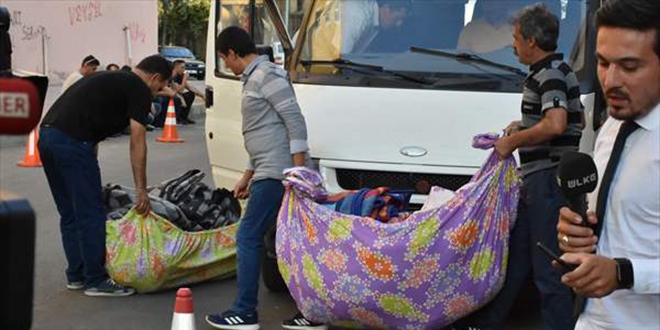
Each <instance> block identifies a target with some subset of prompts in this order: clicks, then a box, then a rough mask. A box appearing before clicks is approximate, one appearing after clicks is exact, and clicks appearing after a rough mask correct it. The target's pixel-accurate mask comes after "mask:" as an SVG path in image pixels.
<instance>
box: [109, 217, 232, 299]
mask: <svg viewBox="0 0 660 330" xmlns="http://www.w3.org/2000/svg"><path fill="white" fill-rule="evenodd" d="M237 229H238V224H233V225H230V226H227V227H223V228H220V229H215V230H206V231H201V232H186V231H183V230H181V229H179V228H177V227H176V226H175V225H173V224H172V223H170V222H169V221H167V220H166V219H164V218H161V217H159V216H157V215H155V214H154V213H151V214H150V215H149V216H148V217H145V218H142V217H141V216H139V215H138V214H137V213H136V212H135V210H134V209H132V210H130V211H129V212H128V213H127V214H126V216H125V217H124V218H123V219H121V220H117V221H107V222H106V232H107V234H106V248H107V254H106V268H107V270H108V274H109V275H110V277H112V279H114V280H115V281H116V282H117V283H119V284H121V285H126V286H130V287H133V288H135V290H137V291H138V292H141V293H143V292H152V291H157V290H162V289H167V288H175V287H179V286H184V285H188V284H191V283H197V282H202V281H206V280H211V279H218V278H222V277H225V276H228V275H232V274H234V272H235V271H236V231H237Z"/></svg>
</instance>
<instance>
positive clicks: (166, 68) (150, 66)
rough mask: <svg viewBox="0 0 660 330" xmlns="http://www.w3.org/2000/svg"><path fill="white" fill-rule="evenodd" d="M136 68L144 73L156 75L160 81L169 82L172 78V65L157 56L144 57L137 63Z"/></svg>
mask: <svg viewBox="0 0 660 330" xmlns="http://www.w3.org/2000/svg"><path fill="white" fill-rule="evenodd" d="M137 68H138V69H140V70H142V71H144V72H146V73H152V74H158V75H160V79H162V80H169V79H170V78H171V77H172V65H171V64H170V62H169V61H168V60H166V59H165V58H164V57H162V56H160V55H158V54H156V55H151V56H148V57H145V58H144V59H143V60H142V61H140V63H138V65H137Z"/></svg>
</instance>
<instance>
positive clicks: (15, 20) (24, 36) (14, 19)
mask: <svg viewBox="0 0 660 330" xmlns="http://www.w3.org/2000/svg"><path fill="white" fill-rule="evenodd" d="M11 28H12V29H14V31H16V32H15V33H17V37H18V38H20V39H21V40H26V41H30V40H34V39H37V38H41V37H42V36H46V37H47V36H48V30H47V29H46V27H45V26H43V25H30V24H28V23H26V22H25V21H24V20H23V12H22V11H20V10H13V11H12V12H11Z"/></svg>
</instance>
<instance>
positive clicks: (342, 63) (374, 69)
mask: <svg viewBox="0 0 660 330" xmlns="http://www.w3.org/2000/svg"><path fill="white" fill-rule="evenodd" d="M300 64H302V65H303V66H305V67H310V66H312V65H333V66H336V67H346V68H351V69H353V70H354V71H357V72H361V73H366V74H374V73H383V74H386V75H389V76H393V77H398V78H401V79H404V80H407V81H412V82H416V83H418V84H424V85H431V84H433V83H432V82H430V81H428V80H426V79H424V78H419V77H414V76H409V75H407V74H403V73H400V72H396V71H391V70H386V69H384V68H383V67H382V66H379V65H372V64H366V63H358V62H353V61H350V60H347V59H343V58H338V59H334V60H301V61H300ZM356 68H357V69H367V70H368V71H363V70H355V69H356Z"/></svg>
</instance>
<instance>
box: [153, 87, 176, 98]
mask: <svg viewBox="0 0 660 330" xmlns="http://www.w3.org/2000/svg"><path fill="white" fill-rule="evenodd" d="M175 95H176V92H174V90H172V88H170V87H169V86H165V87H163V89H161V90H160V91H158V93H157V94H156V96H164V97H174V96H175Z"/></svg>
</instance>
